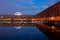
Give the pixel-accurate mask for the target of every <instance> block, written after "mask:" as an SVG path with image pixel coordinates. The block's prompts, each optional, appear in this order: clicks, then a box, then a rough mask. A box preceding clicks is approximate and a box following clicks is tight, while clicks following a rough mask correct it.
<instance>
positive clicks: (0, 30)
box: [0, 26, 49, 40]
mask: <svg viewBox="0 0 60 40" xmlns="http://www.w3.org/2000/svg"><path fill="white" fill-rule="evenodd" d="M0 40H49V38H48V37H47V36H46V35H45V34H44V33H43V32H42V31H40V30H38V29H37V28H36V27H34V26H25V27H22V28H20V29H16V28H14V27H13V26H12V27H3V26H1V27H0Z"/></svg>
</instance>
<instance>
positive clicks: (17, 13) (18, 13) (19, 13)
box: [14, 12, 22, 15]
mask: <svg viewBox="0 0 60 40" xmlns="http://www.w3.org/2000/svg"><path fill="white" fill-rule="evenodd" d="M14 15H22V13H21V12H16V13H15V14H14Z"/></svg>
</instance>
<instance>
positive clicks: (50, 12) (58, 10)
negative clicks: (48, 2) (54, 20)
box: [36, 1, 60, 17]
mask: <svg viewBox="0 0 60 40" xmlns="http://www.w3.org/2000/svg"><path fill="white" fill-rule="evenodd" d="M36 16H40V17H49V16H60V1H59V2H57V3H56V4H54V5H52V6H51V7H49V8H47V9H45V10H44V11H42V12H40V13H38V14H37V15H36Z"/></svg>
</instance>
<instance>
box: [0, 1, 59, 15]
mask: <svg viewBox="0 0 60 40" xmlns="http://www.w3.org/2000/svg"><path fill="white" fill-rule="evenodd" d="M58 1H59V0H0V14H3V15H5V14H12V15H14V13H15V12H22V14H23V15H36V14H37V13H39V12H41V11H43V10H44V9H46V8H48V7H50V6H51V5H53V4H55V3H56V2H58Z"/></svg>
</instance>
